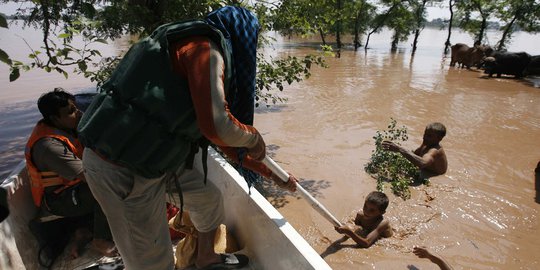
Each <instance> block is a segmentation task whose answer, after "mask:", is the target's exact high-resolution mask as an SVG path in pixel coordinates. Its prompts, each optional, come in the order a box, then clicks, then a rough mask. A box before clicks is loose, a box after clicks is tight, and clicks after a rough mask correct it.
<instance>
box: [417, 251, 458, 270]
mask: <svg viewBox="0 0 540 270" xmlns="http://www.w3.org/2000/svg"><path fill="white" fill-rule="evenodd" d="M413 253H414V255H416V256H418V258H426V259H429V260H430V261H431V262H432V263H434V264H436V265H438V266H439V268H441V270H452V269H453V268H452V267H451V266H450V265H449V264H448V263H446V262H445V261H444V260H443V259H442V258H441V257H438V256H435V255H433V254H431V253H430V252H429V251H428V250H427V249H426V248H425V247H414V249H413Z"/></svg>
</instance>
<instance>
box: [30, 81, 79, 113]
mask: <svg viewBox="0 0 540 270" xmlns="http://www.w3.org/2000/svg"><path fill="white" fill-rule="evenodd" d="M70 100H71V101H75V96H73V95H72V94H70V93H68V92H66V91H64V89H62V88H60V87H57V88H54V90H53V91H50V92H47V93H45V94H43V95H41V97H39V99H38V102H37V105H38V109H39V112H40V113H41V115H42V116H43V119H45V121H50V119H51V116H59V115H60V108H63V107H66V106H68V105H69V101H70Z"/></svg>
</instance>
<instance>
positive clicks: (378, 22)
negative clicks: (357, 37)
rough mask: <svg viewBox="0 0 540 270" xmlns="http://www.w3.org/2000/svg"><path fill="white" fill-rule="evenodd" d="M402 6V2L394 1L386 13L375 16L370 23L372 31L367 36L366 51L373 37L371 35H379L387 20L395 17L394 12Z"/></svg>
mask: <svg viewBox="0 0 540 270" xmlns="http://www.w3.org/2000/svg"><path fill="white" fill-rule="evenodd" d="M400 5H401V2H400V1H392V2H391V6H390V7H389V8H388V9H386V11H384V12H382V13H379V14H377V15H375V17H374V18H373V20H371V22H370V28H371V31H370V32H369V33H368V35H367V39H366V45H365V46H364V48H365V49H366V50H367V48H368V44H369V38H370V37H371V35H372V34H375V33H379V32H380V31H381V30H382V28H383V26H385V24H386V22H387V20H388V19H389V18H390V17H391V16H392V15H393V12H394V10H395V9H397V8H398V6H400Z"/></svg>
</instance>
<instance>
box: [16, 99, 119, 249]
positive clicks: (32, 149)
mask: <svg viewBox="0 0 540 270" xmlns="http://www.w3.org/2000/svg"><path fill="white" fill-rule="evenodd" d="M38 108H39V111H40V112H41V114H42V115H43V119H41V120H40V121H39V122H38V123H37V124H36V126H35V127H34V130H33V131H32V134H31V135H30V138H29V139H28V142H27V144H26V151H25V157H26V166H27V168H28V172H29V174H30V178H31V189H32V197H33V199H34V203H35V205H36V206H37V207H42V208H44V209H46V210H47V211H49V212H51V213H52V214H55V215H58V216H64V217H81V216H86V215H89V214H93V226H92V227H93V232H94V235H93V236H94V239H93V241H92V246H93V248H94V249H96V250H97V251H98V252H100V253H101V254H102V255H104V256H115V255H116V254H117V253H116V250H115V246H114V243H113V242H112V241H111V239H112V236H111V233H110V230H109V225H108V223H107V219H106V217H105V215H104V214H103V212H102V211H101V208H100V207H99V204H98V203H97V202H96V201H95V199H94V197H93V196H92V193H91V191H90V189H89V187H88V185H87V184H86V180H85V177H84V174H83V167H82V161H81V156H82V152H83V146H82V145H81V143H80V142H79V140H78V138H77V134H76V128H77V124H78V123H79V120H80V118H81V115H82V113H81V111H79V110H78V109H77V107H76V105H75V97H74V96H73V95H71V94H69V93H67V92H65V91H63V90H62V89H61V88H56V89H55V90H54V91H51V92H48V93H46V94H43V95H42V96H41V97H40V98H39V100H38ZM75 237H76V240H75V246H74V247H73V248H72V250H71V251H70V252H71V256H72V257H78V256H79V249H80V248H82V246H83V245H84V244H86V242H88V241H90V240H91V239H92V235H91V234H90V232H89V231H88V229H78V230H77V231H76V233H75Z"/></svg>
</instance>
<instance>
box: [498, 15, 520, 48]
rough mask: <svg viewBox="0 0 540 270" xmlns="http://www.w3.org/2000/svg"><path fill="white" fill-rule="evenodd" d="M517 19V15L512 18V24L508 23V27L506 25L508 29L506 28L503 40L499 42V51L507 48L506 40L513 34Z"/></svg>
mask: <svg viewBox="0 0 540 270" xmlns="http://www.w3.org/2000/svg"><path fill="white" fill-rule="evenodd" d="M516 19H517V15H514V18H512V21H510V23H508V25H506V27H505V28H504V32H503V34H502V37H501V40H499V42H497V51H500V50H503V49H504V48H505V47H506V44H505V43H506V39H507V38H508V36H509V35H510V33H511V32H512V27H513V26H514V22H515V21H516Z"/></svg>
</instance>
